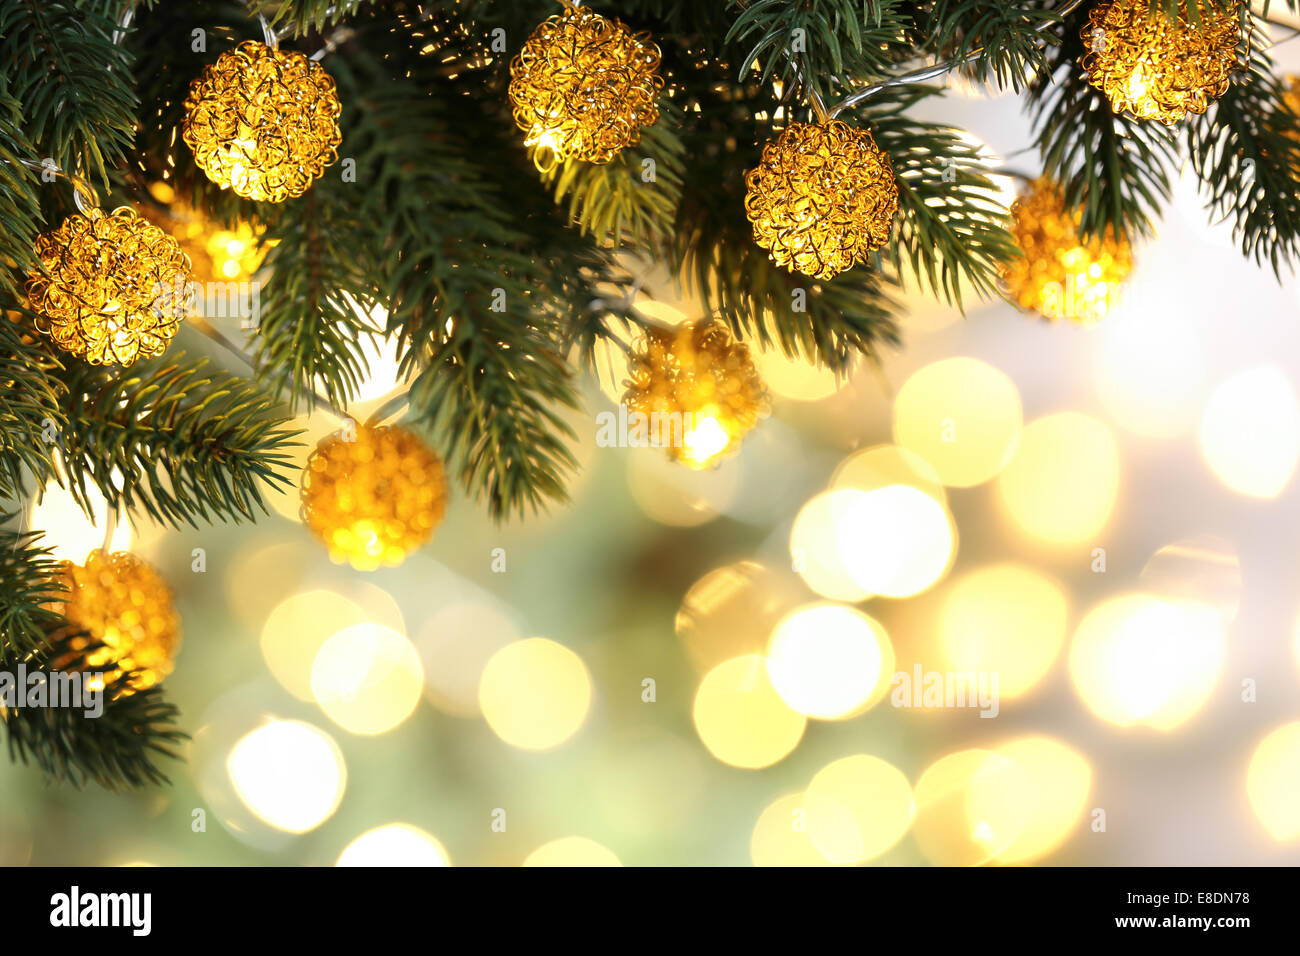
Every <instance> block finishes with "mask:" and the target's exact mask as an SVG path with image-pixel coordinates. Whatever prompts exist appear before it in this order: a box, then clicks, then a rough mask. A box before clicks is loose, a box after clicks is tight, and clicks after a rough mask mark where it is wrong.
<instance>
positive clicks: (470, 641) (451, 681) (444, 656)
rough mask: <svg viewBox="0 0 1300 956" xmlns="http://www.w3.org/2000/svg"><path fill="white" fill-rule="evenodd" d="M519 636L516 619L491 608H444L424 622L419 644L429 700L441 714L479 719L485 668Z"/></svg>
mask: <svg viewBox="0 0 1300 956" xmlns="http://www.w3.org/2000/svg"><path fill="white" fill-rule="evenodd" d="M519 638H520V634H519V630H518V629H517V628H516V627H515V623H514V621H513V620H511V619H510V617H509V616H508V615H506V614H505V613H503V612H502V611H499V610H497V609H496V608H493V607H491V606H489V605H486V604H469V603H460V604H452V605H448V606H445V607H442V608H440V609H439V610H438V612H437V613H436V614H434V615H433V616H432V617H430V618H429V619H428V620H426V621H425V622H424V624H423V625H422V626H421V628H420V633H419V635H418V636H417V637H416V641H415V644H416V647H417V648H418V649H419V652H420V660H421V661H422V662H423V664H424V684H425V687H424V692H425V696H426V697H428V698H429V701H430V702H431V703H432V704H433V706H435V707H437V708H438V709H439V710H441V711H442V712H443V713H447V714H451V715H452V716H455V717H477V716H479V715H480V714H481V713H482V711H481V710H480V709H479V704H478V687H479V682H480V681H481V680H482V678H483V668H484V667H486V666H487V662H488V661H489V660H490V659H491V657H492V655H493V654H495V653H496V652H497V651H499V650H501V648H503V647H505V646H506V645H508V644H511V643H513V642H515V641H517V640H519Z"/></svg>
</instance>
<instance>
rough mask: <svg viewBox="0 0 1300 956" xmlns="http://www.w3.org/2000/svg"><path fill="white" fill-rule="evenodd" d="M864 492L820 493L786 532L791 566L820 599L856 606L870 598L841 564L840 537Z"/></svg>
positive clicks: (845, 489)
mask: <svg viewBox="0 0 1300 956" xmlns="http://www.w3.org/2000/svg"><path fill="white" fill-rule="evenodd" d="M865 496H866V492H863V491H858V490H856V489H853V488H841V489H838V490H835V491H829V492H823V493H822V494H819V495H817V496H816V497H814V498H812V499H810V500H809V501H808V503H807V504H805V505H804V506H803V507H802V508H800V509H799V514H798V515H796V516H795V519H794V526H793V527H792V528H791V529H790V557H791V564H792V566H793V567H794V570H795V571H797V572H798V574H799V576H800V577H802V578H803V579H804V582H805V583H806V584H807V585H808V587H810V588H812V589H813V590H814V591H816V592H817V593H818V594H820V595H821V596H822V597H828V598H833V599H834V600H837V601H849V602H856V601H862V600H865V599H866V598H868V597H870V596H871V592H870V591H869V590H867V589H866V588H865V587H863V585H861V584H860V583H858V582H857V581H856V580H855V579H854V577H853V575H852V574H851V573H850V572H849V569H848V567H847V566H846V565H845V563H844V556H843V555H842V554H841V552H840V534H841V532H842V531H843V530H844V519H845V516H846V515H847V514H848V513H849V511H850V509H851V507H852V505H853V504H854V503H855V502H857V501H859V500H860V499H861V498H864V497H865Z"/></svg>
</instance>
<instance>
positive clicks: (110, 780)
mask: <svg viewBox="0 0 1300 956" xmlns="http://www.w3.org/2000/svg"><path fill="white" fill-rule="evenodd" d="M88 639H89V635H86V634H84V633H82V632H77V631H73V630H72V629H71V628H69V627H67V626H66V625H65V626H63V627H61V628H59V629H58V630H57V631H54V632H51V633H50V634H49V636H48V641H49V651H48V653H46V654H43V655H40V656H35V657H29V658H28V659H26V660H24V661H23V663H25V664H26V666H27V670H28V672H29V673H31V672H33V671H36V670H43V671H44V672H45V673H46V674H47V675H48V676H50V677H52V676H53V675H55V674H58V673H65V674H66V673H74V672H88V671H92V670H93V668H89V667H88V666H87V664H86V659H87V657H88V655H90V654H91V653H92V652H93V651H95V650H96V649H98V648H99V647H101V646H102V645H101V644H98V643H96V642H94V641H93V639H91V640H89V643H87V644H86V645H85V646H84V647H82V648H81V649H79V650H73V649H72V648H73V646H74V641H75V642H81V641H87V640H88ZM53 661H58V667H57V668H56V667H54V666H53V665H52V664H51V662H53ZM6 664H7V669H11V670H12V669H13V668H14V667H15V666H16V662H14V663H9V662H6ZM133 676H134V672H132V671H128V672H125V673H122V674H120V675H118V676H116V677H114V678H113V679H112V680H110V681H107V682H106V684H105V687H104V689H103V690H102V691H101V693H102V695H103V697H102V703H103V712H102V713H101V714H100V715H99V716H97V717H90V716H87V714H86V710H85V708H78V707H48V706H47V707H16V708H13V709H11V710H7V711H5V712H4V714H3V717H4V719H3V723H4V728H5V731H6V733H7V735H8V738H9V755H10V757H11V759H17V760H21V761H22V762H23V763H25V764H26V763H32V764H35V765H36V766H37V767H39V768H40V769H41V771H42V772H43V773H44V774H45V776H46V778H47V779H48V780H49V781H50V782H52V783H69V784H72V785H73V786H75V787H81V786H84V785H85V784H87V783H95V784H98V785H99V786H101V787H103V788H105V789H106V790H113V791H116V790H120V789H124V788H136V787H142V786H145V785H146V784H153V785H157V784H161V783H167V782H168V779H167V776H166V775H165V774H164V773H163V772H162V770H160V769H159V767H158V763H157V758H158V757H160V756H162V757H169V758H171V759H173V760H178V759H180V755H179V754H178V753H177V752H176V749H175V748H176V745H177V744H179V743H180V741H182V740H184V739H185V738H186V735H185V734H183V733H181V732H180V731H179V730H177V729H176V728H175V726H174V724H175V721H176V717H177V713H178V712H177V710H176V708H175V706H173V705H172V704H170V703H168V702H167V700H166V698H165V697H164V696H163V689H162V687H161V686H159V685H155V686H153V687H149V688H146V689H144V690H137V691H130V690H129V689H128V684H129V683H130V681H131V680H132V678H133ZM47 687H48V684H47ZM25 691H26V688H18V689H17V692H18V693H24V692H25Z"/></svg>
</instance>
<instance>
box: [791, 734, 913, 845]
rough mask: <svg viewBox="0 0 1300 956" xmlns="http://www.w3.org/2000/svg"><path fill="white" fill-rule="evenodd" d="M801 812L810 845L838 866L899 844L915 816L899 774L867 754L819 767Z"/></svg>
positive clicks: (907, 786)
mask: <svg viewBox="0 0 1300 956" xmlns="http://www.w3.org/2000/svg"><path fill="white" fill-rule="evenodd" d="M804 806H805V813H806V814H807V826H808V837H809V840H810V841H811V843H812V844H813V846H814V847H815V848H816V849H817V850H818V851H819V852H820V853H821V854H822V855H823V856H824V857H825V858H826V859H827V860H829V861H830V862H832V863H840V864H849V863H862V862H865V861H867V860H872V859H875V858H876V857H878V856H880V855H882V854H883V853H886V852H887V851H888V850H889V849H890V848H891V847H893V846H894V844H896V843H897V842H898V841H899V840H901V839H902V838H903V835H904V834H905V833H906V832H907V828H908V827H909V826H910V825H911V823H912V819H913V816H914V814H915V810H916V807H915V803H914V801H913V797H912V787H911V784H909V783H908V782H907V777H905V776H903V773H902V771H900V770H899V769H898V768H896V767H895V766H893V764H890V763H888V762H886V761H884V760H881V759H880V758H879V757H873V756H871V755H869V754H855V755H854V756H852V757H844V758H841V759H840V760H836V761H833V762H832V763H829V764H827V765H826V766H825V767H823V768H822V769H821V770H820V771H818V772H817V774H816V775H815V776H814V777H813V778H812V781H811V782H810V783H809V784H808V789H807V790H806V791H805V792H804Z"/></svg>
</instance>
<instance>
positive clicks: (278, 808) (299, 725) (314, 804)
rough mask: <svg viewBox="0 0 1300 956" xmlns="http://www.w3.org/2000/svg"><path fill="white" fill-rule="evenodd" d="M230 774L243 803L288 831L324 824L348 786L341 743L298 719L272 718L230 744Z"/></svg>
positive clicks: (228, 772)
mask: <svg viewBox="0 0 1300 956" xmlns="http://www.w3.org/2000/svg"><path fill="white" fill-rule="evenodd" d="M226 772H227V774H229V776H230V782H231V783H232V784H233V785H234V788H235V793H237V794H238V795H239V799H240V800H242V801H243V803H244V806H246V807H248V809H249V810H251V811H252V812H253V814H254V815H256V816H257V818H258V819H260V820H262V821H263V822H264V823H267V824H270V825H271V826H273V827H275V828H276V829H278V830H284V831H285V832H287V833H306V832H307V831H308V830H313V829H315V828H316V827H318V826H320V825H321V824H322V823H324V822H325V821H326V820H327V819H329V817H330V816H331V815H332V814H333V813H334V811H335V810H336V809H337V808H338V805H339V802H340V801H341V800H342V799H343V790H344V787H345V786H346V785H347V768H346V767H345V765H344V763H343V753H342V752H341V751H340V750H339V748H338V744H336V743H335V742H334V740H333V738H332V737H330V736H329V735H328V734H326V733H325V732H324V731H322V730H319V729H318V728H316V727H313V726H312V725H311V724H307V723H303V722H302V721H299V720H268V721H267V722H265V723H263V724H262V725H261V726H260V727H258V728H257V729H256V730H253V731H251V732H249V733H247V734H245V735H244V736H243V737H241V738H240V739H239V740H238V741H237V742H236V743H235V745H234V747H232V748H231V750H230V756H229V757H227V758H226Z"/></svg>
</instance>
